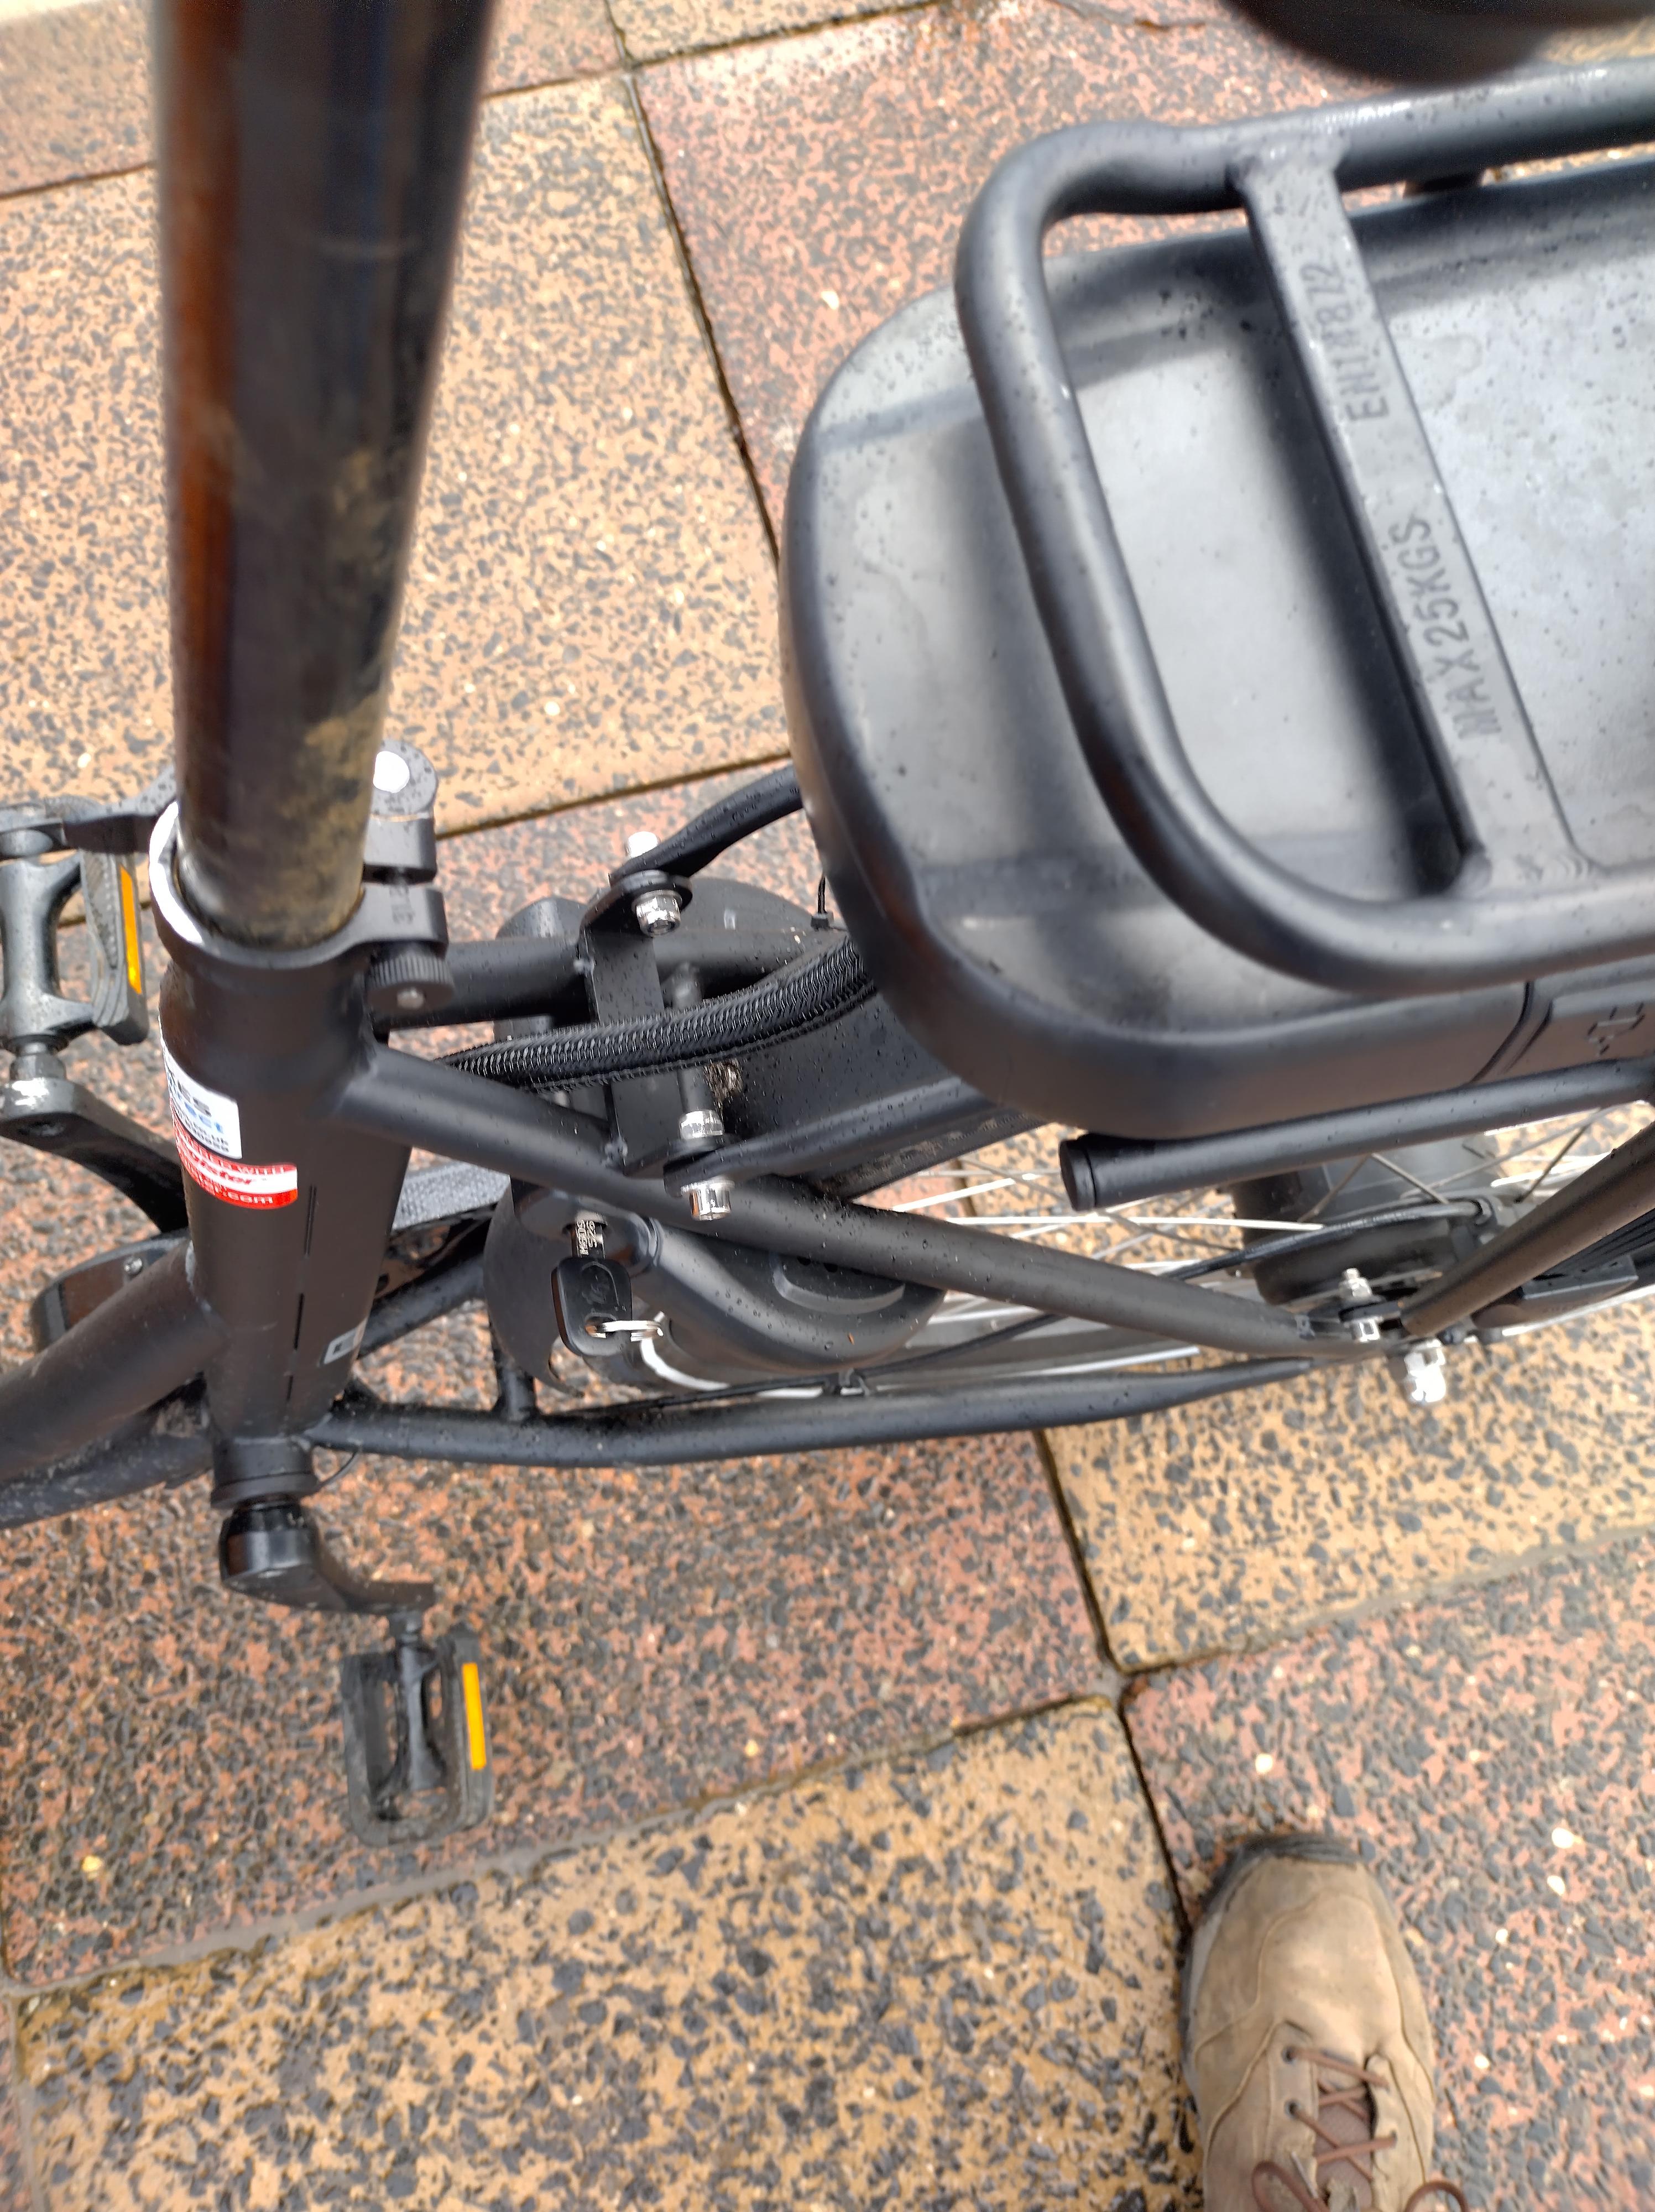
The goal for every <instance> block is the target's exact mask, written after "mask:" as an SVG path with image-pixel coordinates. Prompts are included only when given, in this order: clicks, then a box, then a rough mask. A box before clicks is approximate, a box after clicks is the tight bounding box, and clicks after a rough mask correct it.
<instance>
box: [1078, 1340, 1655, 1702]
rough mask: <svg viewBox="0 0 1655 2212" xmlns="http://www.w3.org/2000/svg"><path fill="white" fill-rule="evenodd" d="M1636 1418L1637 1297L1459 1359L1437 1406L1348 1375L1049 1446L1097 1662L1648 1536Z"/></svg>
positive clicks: (1648, 1389)
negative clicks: (1102, 1650) (1627, 1536)
mask: <svg viewBox="0 0 1655 2212" xmlns="http://www.w3.org/2000/svg"><path fill="white" fill-rule="evenodd" d="M1652 1408H1655V1311H1652V1309H1651V1307H1650V1306H1649V1305H1648V1304H1636V1305H1629V1306H1623V1307H1622V1308H1621V1309H1620V1310H1618V1311H1616V1312H1614V1313H1609V1314H1603V1315H1602V1316H1598V1317H1597V1319H1596V1320H1594V1321H1591V1322H1567V1323H1559V1324H1558V1325H1557V1326H1556V1327H1555V1328H1548V1329H1545V1330H1542V1331H1539V1332H1536V1334H1534V1335H1532V1336H1529V1337H1520V1338H1516V1339H1514V1340H1511V1341H1509V1342H1507V1343H1505V1344H1501V1345H1499V1346H1491V1347H1489V1348H1488V1349H1486V1350H1485V1349H1482V1348H1479V1349H1478V1350H1476V1352H1472V1353H1471V1354H1469V1356H1468V1357H1467V1358H1463V1359H1457V1360H1456V1361H1455V1363H1454V1366H1453V1371H1452V1376H1451V1386H1450V1392H1449V1396H1448V1400H1447V1402H1446V1403H1445V1404H1444V1405H1442V1406H1436V1407H1425V1408H1421V1407H1414V1406H1409V1405H1408V1404H1406V1403H1405V1402H1404V1401H1403V1398H1402V1392H1401V1390H1400V1389H1398V1387H1397V1385H1396V1383H1395V1382H1394V1381H1393V1380H1392V1379H1391V1377H1390V1376H1389V1375H1388V1374H1385V1373H1380V1372H1377V1371H1374V1370H1361V1371H1360V1372H1359V1371H1357V1370H1354V1369H1352V1370H1346V1371H1344V1372H1343V1373H1341V1374H1333V1373H1331V1372H1324V1373H1323V1374H1320V1375H1308V1376H1303V1377H1302V1378H1301V1379H1300V1380H1299V1381H1298V1382H1296V1383H1282V1384H1280V1385H1278V1386H1276V1387H1275V1388H1274V1389H1269V1390H1267V1391H1261V1392H1259V1393H1258V1394H1257V1395H1255V1396H1252V1397H1250V1398H1237V1399H1234V1400H1232V1401H1229V1402H1228V1403H1225V1402H1223V1401H1220V1402H1219V1403H1216V1404H1214V1405H1210V1406H1198V1407H1187V1408H1185V1409H1183V1410H1182V1411H1180V1412H1176V1413H1168V1414H1165V1415H1158V1416H1156V1417H1155V1418H1154V1419H1145V1420H1133V1421H1123V1422H1119V1423H1117V1424H1115V1425H1112V1426H1110V1427H1109V1428H1104V1429H1091V1430H1087V1429H1071V1430H1067V1431H1058V1432H1057V1433H1056V1434H1054V1435H1053V1437H1052V1438H1051V1449H1052V1454H1053V1457H1054V1459H1055V1461H1056V1466H1057V1468H1058V1472H1059V1474H1060V1476H1061V1479H1062V1485H1063V1491H1064V1496H1065V1498H1067V1500H1068V1508H1069V1512H1070V1515H1071V1516H1072V1518H1073V1521H1074V1528H1075V1530H1076V1533H1077V1535H1078V1537H1079V1539H1080V1547H1081V1553H1082V1556H1083V1557H1084V1558H1085V1559H1086V1563H1087V1565H1088V1568H1089V1569H1090V1571H1091V1573H1092V1579H1093V1582H1094V1583H1095V1584H1096V1585H1097V1587H1098V1590H1099V1591H1100V1593H1103V1592H1107V1595H1106V1597H1105V1598H1104V1627H1105V1631H1106V1633H1107V1635H1108V1638H1109V1647H1110V1655H1111V1656H1112V1657H1113V1658H1114V1660H1115V1662H1116V1664H1117V1666H1119V1667H1122V1668H1128V1669H1134V1668H1144V1667H1154V1666H1161V1665H1164V1664H1165V1663H1166V1662H1169V1661H1172V1660H1178V1659H1190V1658H1196V1657H1200V1656H1202V1655H1203V1654H1205V1653H1207V1652H1209V1651H1215V1650H1229V1649H1233V1648H1234V1647H1236V1646H1237V1645H1240V1644H1269V1643H1273V1642H1275V1640H1276V1639H1277V1638H1280V1637H1281V1636H1282V1635H1284V1634H1289V1633H1291V1632H1293V1631H1294V1630H1295V1629H1297V1628H1299V1627H1301V1626H1305V1624H1307V1623H1308V1622H1310V1621H1312V1620H1321V1619H1324V1618H1325V1617H1326V1616H1327V1615H1329V1613H1354V1612H1360V1611H1361V1610H1363V1609H1365V1608H1370V1607H1374V1606H1378V1605H1396V1604H1397V1603H1399V1602H1402V1601H1406V1600H1408V1599H1409V1598H1411V1597H1418V1596H1420V1595H1424V1594H1426V1593H1427V1592H1429V1591H1431V1590H1433V1589H1442V1588H1444V1587H1445V1586H1447V1585H1449V1584H1451V1583H1458V1582H1461V1581H1463V1580H1467V1579H1476V1578H1477V1577H1482V1576H1486V1575H1488V1574H1490V1573H1509V1572H1510V1571H1511V1570H1512V1566H1513V1565H1515V1564H1517V1563H1518V1562H1519V1561H1521V1560H1523V1559H1526V1558H1539V1557H1541V1556H1542V1555H1544V1554H1547V1553H1552V1552H1556V1551H1563V1552H1568V1551H1573V1550H1576V1549H1580V1548H1584V1547H1591V1546H1592V1545H1596V1544H1598V1543H1601V1542H1602V1541H1604V1540H1605V1539H1606V1538H1609V1537H1610V1536H1613V1535H1615V1534H1617V1533H1621V1532H1624V1531H1627V1530H1629V1529H1638V1528H1652V1527H1655V1452H1652V1449H1651V1425H1652V1424H1651V1415H1652ZM1128 1560H1129V1561H1130V1562H1131V1563H1132V1571H1131V1572H1130V1573H1129V1574H1123V1573H1122V1572H1121V1571H1120V1568H1121V1565H1122V1564H1123V1562H1125V1561H1128Z"/></svg>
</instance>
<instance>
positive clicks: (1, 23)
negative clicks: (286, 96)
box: [0, 0, 618, 194]
mask: <svg viewBox="0 0 1655 2212" xmlns="http://www.w3.org/2000/svg"><path fill="white" fill-rule="evenodd" d="M617 58H618V56H617V53H616V48H615V40H614V34H613V33H612V32H611V29H610V27H609V21H608V18H607V16H606V15H605V12H604V7H603V0H500V4H499V13H498V16H497V18H496V27H495V37H494V50H493V52H492V54H491V55H490V64H489V77H488V83H489V89H490V91H491V92H502V91H506V90H508V89H511V88H517V87H521V86H524V85H532V84H553V83H556V82H558V81H559V80H561V79H563V78H564V77H571V76H592V75H594V74H595V73H597V72H598V71H599V70H607V69H612V68H613V67H614V66H615V64H616V61H617ZM154 152H155V148H154V142H153V137H152V133H151V130H150V99H149V8H148V6H147V4H146V0H70V4H68V5H66V6H61V7H52V6H51V5H49V4H48V5H46V6H40V7H33V6H28V5H27V4H26V5H24V6H23V7H21V8H18V9H9V10H8V11H7V13H6V15H5V16H4V17H3V18H0V194H3V193H6V192H19V191H38V190H39V189H40V186H41V185H56V184H64V183H66V182H68V181H70V179H76V178H83V177H98V176H106V175H109V174H112V173H115V172H117V171H119V170H123V169H138V168H142V167H144V165H145V164H146V163H147V162H149V161H151V160H152V159H153V158H154Z"/></svg>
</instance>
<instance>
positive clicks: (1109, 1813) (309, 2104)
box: [21, 1705, 1196, 2212]
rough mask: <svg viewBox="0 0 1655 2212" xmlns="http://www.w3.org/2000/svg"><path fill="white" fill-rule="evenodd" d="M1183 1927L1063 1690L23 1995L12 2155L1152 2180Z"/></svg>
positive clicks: (423, 2169) (213, 2190)
mask: <svg viewBox="0 0 1655 2212" xmlns="http://www.w3.org/2000/svg"><path fill="white" fill-rule="evenodd" d="M1175 1935H1176V1928H1175V1923H1174V1921H1173V1918H1172V1914H1171V1899H1170V1896H1169V1894H1168V1892H1167V1889H1166V1887H1165V1882H1164V1881H1163V1879H1162V1874H1161V1861H1160V1855H1159V1845H1158V1844H1157V1842H1156V1839H1155V1837H1154V1833H1153V1829H1152V1828H1151V1826H1150V1824H1149V1822H1148V1820H1147V1818H1146V1815H1145V1811H1144V1805H1143V1799H1142V1796H1141V1792H1140V1790H1139V1788H1138V1784H1137V1778H1136V1777H1135V1773H1134V1771H1133V1768H1132V1764H1131V1760H1130V1759H1129V1755H1128V1753H1127V1750H1126V1747H1125V1743H1124V1741H1123V1737H1122V1735H1121V1730H1120V1726H1119V1723H1118V1722H1117V1719H1116V1717H1115V1715H1114V1713H1113V1712H1112V1711H1110V1709H1109V1708H1108V1706H1106V1705H1075V1706H1071V1707H1070V1708H1069V1709H1068V1711H1065V1712H1063V1713H1062V1714H1056V1715H1052V1716H1050V1717H1046V1718H1040V1719H1035V1720H1031V1721H1027V1722H1023V1723H1018V1724H1016V1725H1014V1726H1013V1727H1008V1728H1004V1729H994V1730H990V1731H988V1732H985V1733H983V1734H981V1735H975V1736H972V1737H970V1738H968V1739H965V1740H964V1741H960V1742H958V1743H957V1744H952V1745H946V1746H943V1747H940V1749H939V1750H937V1751H936V1752H935V1753H932V1754H931V1755H930V1756H929V1757H927V1758H923V1759H897V1760H896V1761H893V1762H891V1763H890V1764H879V1765H872V1766H868V1767H865V1768H863V1769H861V1770H860V1771H857V1770H852V1771H849V1772H848V1773H845V1774H843V1775H839V1776H834V1777H831V1778H824V1779H823V1780H822V1781H820V1782H819V1783H809V1782H806V1783H801V1784H797V1785H795V1786H794V1787H793V1788H790V1789H788V1790H783V1791H781V1792H778V1793H776V1795H774V1796H753V1797H745V1798H741V1799H739V1800H737V1801H735V1802H733V1803H729V1804H726V1805H723V1806H721V1807H719V1808H714V1809H710V1810H709V1811H708V1812H707V1813H705V1814H701V1815H695V1816H691V1817H687V1818H682V1819H679V1820H675V1821H673V1822H672V1823H671V1824H670V1825H668V1826H664V1827H659V1828H656V1829H654V1830H652V1831H649V1832H645V1833H642V1834H635V1835H630V1836H628V1837H625V1838H620V1839H617V1840H616V1841H614V1842H612V1843H611V1844H608V1845H607V1846H604V1847H599V1848H598V1849H594V1850H587V1851H582V1852H580V1853H577V1854H575V1856H573V1857H569V1858H564V1859H561V1860H553V1861H551V1862H549V1863H546V1864H545V1865H543V1866H541V1867H539V1868H538V1869H535V1870H534V1871H533V1872H532V1873H531V1874H529V1875H526V1876H522V1877H519V1878H517V1879H513V1878H510V1877H508V1876H500V1875H484V1876H482V1877H481V1878H480V1879H478V1880H476V1881H466V1882H464V1883H462V1884H459V1885H458V1886H456V1887H450V1888H447V1889H445V1890H441V1891H438V1892H436V1893H432V1894H429V1895H427V1896H425V1897H423V1898H420V1899H416V1900H413V1901H411V1902H410V1903H407V1904H405V1905H395V1906H390V1907H386V1908H383V1909H381V1910H380V1911H376V1912H374V1913H373V1914H372V1915H369V1916H366V1917H362V1918H359V1919H356V1920H346V1921H344V1922H341V1923H335V1924H333V1925H332V1926H329V1927H325V1928H320V1929H317V1930H315V1931H314V1932H313V1933H310V1934H306V1935H302V1936H297V1937H295V1938H292V1939H290V1940H289V1941H288V1942H284V1943H282V1944H279V1945H277V1946H275V1947H272V1948H266V1949H265V1950H263V1951H255V1952H253V1953H252V1954H246V1953H243V1954H222V1953H221V1954H219V1955H217V1956H216V1957H215V1958H213V1959H210V1960H204V1961H203V1962H202V1963H200V1964H199V1965H198V1966H191V1967H186V1968H184V1969H181V1970H179V1969H173V1970H171V1971H161V1972H156V1971H153V1970H151V1971H144V1970H139V1971H137V1972H134V1973H131V1974H122V1975H116V1976H111V1977H108V1978H105V1979H103V1980H102V1981H100V1982H99V1983H98V1984H95V1985H93V1986H91V1987H89V1988H87V1989H85V1990H80V1991H76V1992H75V1993H73V1994H70V1995H66V1996H52V1997H46V1998H44V1999H41V2000H39V2001H36V2002H32V2003H30V2004H29V2005H27V2006H26V2007H25V2008H24V2015H23V2021H22V2027H21V2059H22V2065H23V2068H24V2069H25V2072H26V2075H27V2080H28V2082H29V2084H30V2104H31V2108H32V2120H33V2139H34V2145H35V2158H36V2162H37V2170H38V2172H40V2176H41V2178H42V2180H43V2183H44V2186H45V2191H46V2200H47V2202H49V2203H51V2204H52V2206H53V2207H54V2212H56V2208H61V2212H71V2208H74V2212H81V2208H85V2212H140V2208H142V2212H170V2208H171V2207H173V2206H175V2205H180V2204H184V2203H192V2202H201V2203H223V2204H230V2203H234V2204H248V2205H256V2206H275V2205H278V2204H280V2205H289V2204H295V2205H296V2204H319V2203H331V2204H337V2205H348V2206H353V2207H354V2206H364V2207H367V2206H379V2205H381V2204H384V2203H405V2204H407V2205H408V2206H409V2207H411V2212H438V2208H443V2212H447V2208H453V2212H458V2208H459V2207H461V2206H465V2207H467V2208H478V2209H479V2212H481V2208H487V2212H496V2208H498V2212H506V2208H508V2207H510V2208H514V2212H515V2208H518V2207H528V2206H534V2207H538V2206H542V2205H557V2206H569V2207H574V2206H582V2207H584V2206H587V2205H593V2206H595V2205H599V2204H617V2203H620V2204H627V2203H648V2204H652V2205H659V2206H661V2207H663V2208H666V2207H679V2206H682V2207H685V2208H690V2207H695V2208H698V2212H700V2209H701V2208H704V2212H737V2208H740V2212H748V2208H751V2212H760V2208H764V2212H771V2209H772V2208H774V2212H782V2208H783V2207H799V2208H801V2212H802V2208H812V2212H816V2209H817V2208H819V2209H820V2212H827V2208H829V2207H831V2208H833V2212H878V2208H880V2207H884V2206H890V2205H896V2204H920V2203H924V2204H934V2205H939V2206H943V2205H951V2204H961V2205H964V2204H968V2203H969V2204H970V2205H971V2206H973V2207H974V2208H981V2212H1047V2208H1050V2212H1056V2208H1058V2207H1059V2206H1062V2205H1067V2204H1071V2203H1077V2202H1078V2203H1083V2204H1086V2205H1098V2206H1107V2205H1111V2204H1113V2205H1117V2206H1122V2207H1124V2206H1126V2205H1128V2204H1132V2205H1135V2206H1142V2207H1143V2208H1145V2212H1171V2208H1172V2207H1175V2206H1193V2205H1194V2204H1195V2203H1196V2197H1195V2196H1194V2193H1193V2191H1192V2187H1191V2162H1190V2148H1189V2135H1188V2126H1187V2122H1186V2120H1185V2118H1184V2114H1183V2109H1182V2104H1181V2100H1180V2098H1179V2094H1178V2090H1177V2081H1176V2063H1177V2061H1176V2049H1175V2038H1174V2033H1173V2024H1172V2018H1171V2010H1170V2008H1169V2007H1168V2005H1167V2003H1166V2002H1165V1989H1166V1984H1167V1980H1168V1977H1169V1975H1170V1973H1171V1964H1172V1948H1173V1942H1174V1940H1175ZM204 2112H205V2113H206V2114H207V2115H209V2117H208V2118H207V2119H206V2121H205V2124H204V2121H203V2114H204ZM208 2143H210V2144H211V2145H212V2160H211V2166H210V2171H209V2170H208V2169H207V2167H206V2164H205V2160H204V2152H205V2150H206V2148H207V2145H208Z"/></svg>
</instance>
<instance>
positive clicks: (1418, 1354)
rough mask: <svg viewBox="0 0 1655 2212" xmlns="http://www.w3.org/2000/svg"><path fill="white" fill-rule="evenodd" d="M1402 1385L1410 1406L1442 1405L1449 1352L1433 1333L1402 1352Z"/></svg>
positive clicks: (1445, 1388)
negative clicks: (1422, 1341) (1420, 1342)
mask: <svg viewBox="0 0 1655 2212" xmlns="http://www.w3.org/2000/svg"><path fill="white" fill-rule="evenodd" d="M1402 1395H1403V1397H1404V1398H1406V1399H1407V1401H1408V1402H1409V1405H1410V1406H1440V1405H1441V1403H1442V1401H1443V1400H1444V1399H1445V1397H1446V1396H1447V1395H1448V1355H1447V1353H1446V1352H1445V1351H1444V1350H1443V1348H1442V1346H1441V1345H1440V1344H1439V1343H1438V1341H1437V1340H1436V1338H1435V1337H1434V1336H1428V1337H1427V1339H1426V1340H1425V1341H1424V1343H1423V1344H1415V1345H1412V1346H1409V1349H1408V1350H1407V1351H1406V1352H1403V1354H1402Z"/></svg>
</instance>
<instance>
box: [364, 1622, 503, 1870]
mask: <svg viewBox="0 0 1655 2212" xmlns="http://www.w3.org/2000/svg"><path fill="white" fill-rule="evenodd" d="M339 1699H340V1705H341V1709H342V1712H343V1717H344V1770H345V1781H346V1785H347V1790H348V1809H349V1816H350V1826H351V1829H352V1831H353V1832H354V1833H355V1834H356V1836H358V1837H359V1838H361V1840H362V1842H363V1843H364V1844H371V1845H373V1846H374V1848H376V1849H380V1850H383V1849H384V1848H385V1847H386V1846H387V1845H391V1844H423V1843H430V1842H432V1841H434V1840H435V1838H437V1837H439V1836H447V1835H453V1834H454V1833H456V1832H459V1831H460V1830H462V1829H465V1828H475V1827H478V1826H481V1825H482V1823H483V1822H484V1820H487V1819H488V1817H489V1815H490V1813H491V1812H492V1811H493V1810H494V1763H493V1759H492V1758H491V1756H490V1747H489V1737H488V1723H487V1720H486V1717H485V1716H484V1710H483V1673H482V1650H481V1647H480V1645H479V1644H478V1639H477V1638H476V1636H475V1635H474V1634H473V1633H472V1631H471V1630H470V1629H468V1628H453V1629H451V1630H450V1631H449V1632H448V1633H447V1635H446V1636H439V1637H437V1638H435V1640H434V1641H432V1642H431V1643H429V1644H428V1643H426V1642H425V1641H424V1640H423V1638H421V1637H420V1634H419V1631H418V1623H417V1618H414V1617H411V1616H408V1617H405V1619H404V1620H402V1621H398V1622H393V1623H392V1643H391V1646H390V1648H389V1650H379V1651H356V1652H352V1653H351V1654H350V1656H349V1657H348V1658H346V1659H344V1660H343V1661H342V1662H340V1668H339Z"/></svg>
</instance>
